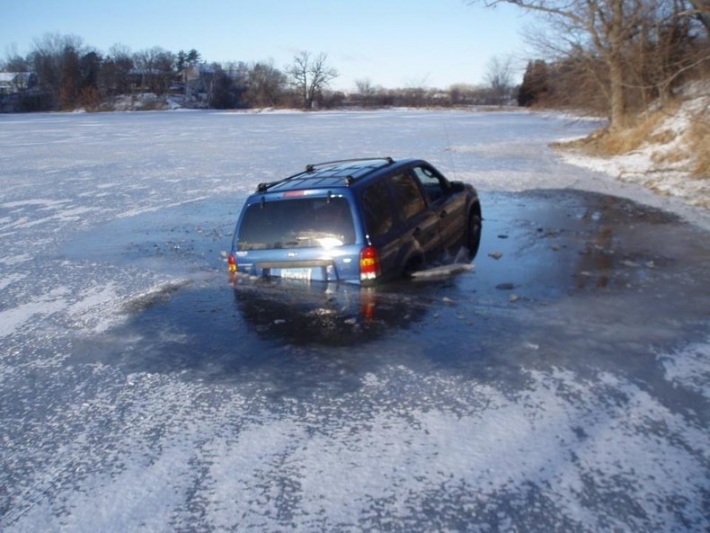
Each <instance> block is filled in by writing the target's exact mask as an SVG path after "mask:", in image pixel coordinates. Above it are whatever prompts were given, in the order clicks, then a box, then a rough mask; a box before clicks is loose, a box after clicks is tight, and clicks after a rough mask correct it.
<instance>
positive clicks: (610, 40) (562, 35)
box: [468, 0, 643, 128]
mask: <svg viewBox="0 0 710 533" xmlns="http://www.w3.org/2000/svg"><path fill="white" fill-rule="evenodd" d="M468 3H469V4H483V5H485V6H487V7H492V6H495V5H498V4H512V5H515V6H518V7H520V8H522V9H525V10H528V11H532V12H536V13H540V14H542V15H544V16H545V18H546V20H547V21H548V23H549V24H551V26H552V27H553V29H554V32H555V34H556V36H557V38H558V39H560V40H561V41H563V42H565V43H566V45H567V47H568V49H569V50H575V51H578V52H579V51H586V50H587V49H588V48H589V47H591V48H592V49H593V50H594V52H595V53H596V54H597V55H598V56H599V57H600V58H601V59H602V60H603V62H604V64H605V66H606V68H607V72H608V79H609V122H610V128H616V127H621V126H623V124H624V122H625V120H626V101H625V96H624V66H625V65H624V46H625V44H626V43H627V42H628V41H629V39H630V38H631V36H632V35H633V34H634V33H635V32H636V31H637V28H638V21H639V17H640V15H641V11H642V7H643V0H468Z"/></svg>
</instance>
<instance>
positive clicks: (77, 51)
mask: <svg viewBox="0 0 710 533" xmlns="http://www.w3.org/2000/svg"><path fill="white" fill-rule="evenodd" d="M86 52H87V50H86V49H85V48H84V45H83V41H82V39H81V38H80V37H77V36H75V35H61V34H58V33H48V34H45V35H44V37H42V38H41V39H36V40H35V42H34V46H33V50H32V52H31V54H30V56H31V58H32V59H31V61H32V66H33V68H34V71H35V73H36V74H37V77H38V79H39V84H40V87H41V89H43V90H44V91H46V93H48V94H51V97H52V99H53V101H54V102H55V105H59V107H61V108H63V109H71V108H73V107H74V106H76V105H77V103H78V98H79V94H80V91H81V70H80V65H79V63H80V56H81V55H83V54H84V53H86Z"/></svg>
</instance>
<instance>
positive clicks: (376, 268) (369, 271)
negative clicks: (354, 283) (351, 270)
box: [360, 246, 380, 281]
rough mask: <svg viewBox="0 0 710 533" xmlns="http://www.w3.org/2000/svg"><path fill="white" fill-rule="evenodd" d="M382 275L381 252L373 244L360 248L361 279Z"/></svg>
mask: <svg viewBox="0 0 710 533" xmlns="http://www.w3.org/2000/svg"><path fill="white" fill-rule="evenodd" d="M379 275H380V254H379V253H377V250H376V249H375V248H373V247H372V246H367V247H366V248H363V249H362V250H360V281H366V280H373V279H376V278H377V276H379Z"/></svg>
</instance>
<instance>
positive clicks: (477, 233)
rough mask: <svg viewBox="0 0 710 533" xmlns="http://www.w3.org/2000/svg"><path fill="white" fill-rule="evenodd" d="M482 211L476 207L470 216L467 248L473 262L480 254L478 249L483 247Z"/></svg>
mask: <svg viewBox="0 0 710 533" xmlns="http://www.w3.org/2000/svg"><path fill="white" fill-rule="evenodd" d="M481 229H482V223H481V210H480V208H478V206H474V208H473V209H472V210H471V214H470V215H469V216H468V231H467V236H466V247H467V248H468V258H469V259H470V260H473V258H474V257H476V254H477V253H478V247H479V246H480V245H481Z"/></svg>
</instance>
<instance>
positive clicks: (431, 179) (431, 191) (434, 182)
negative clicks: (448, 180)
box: [412, 167, 447, 202]
mask: <svg viewBox="0 0 710 533" xmlns="http://www.w3.org/2000/svg"><path fill="white" fill-rule="evenodd" d="M412 172H414V175H415V176H416V178H417V180H419V183H421V184H422V187H423V188H424V190H425V191H426V194H427V196H428V197H429V199H430V200H431V201H432V202H436V201H437V200H438V199H439V198H441V197H442V196H444V195H445V194H446V192H447V191H446V188H445V186H444V183H443V182H442V181H441V179H440V178H439V176H438V174H436V173H435V172H434V171H432V170H431V169H429V168H426V167H414V168H413V169H412Z"/></svg>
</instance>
